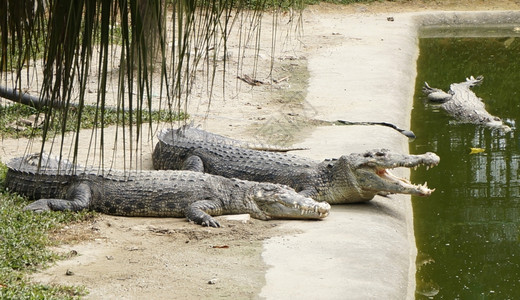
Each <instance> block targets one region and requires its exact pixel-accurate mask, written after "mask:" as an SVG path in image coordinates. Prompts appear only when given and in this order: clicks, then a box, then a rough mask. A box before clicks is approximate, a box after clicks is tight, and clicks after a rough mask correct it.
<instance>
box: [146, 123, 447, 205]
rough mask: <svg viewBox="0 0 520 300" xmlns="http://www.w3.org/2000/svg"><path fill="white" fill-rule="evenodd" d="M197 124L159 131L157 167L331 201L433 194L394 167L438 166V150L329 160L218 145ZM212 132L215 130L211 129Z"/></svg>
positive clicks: (375, 153) (385, 152) (372, 153)
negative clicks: (262, 184)
mask: <svg viewBox="0 0 520 300" xmlns="http://www.w3.org/2000/svg"><path fill="white" fill-rule="evenodd" d="M190 128H191V126H189V125H186V126H183V127H181V128H179V129H166V130H163V131H162V132H160V133H159V135H158V138H159V142H158V143H157V145H156V147H155V149H154V152H153V164H154V168H155V169H159V170H166V169H173V170H192V171H197V172H206V173H210V174H215V175H221V176H225V177H229V178H240V179H245V180H252V181H259V182H273V183H280V184H285V185H288V186H291V187H293V188H294V189H295V190H296V191H298V192H299V193H300V194H302V195H304V196H306V197H311V198H313V199H315V200H317V201H326V202H328V203H331V204H338V203H352V202H363V201H368V200H371V199H372V198H373V197H374V196H375V195H377V194H380V195H388V194H394V193H401V194H412V195H420V196H429V195H430V194H431V193H432V192H433V190H431V189H429V188H428V187H427V186H426V184H424V185H414V184H411V183H410V182H409V181H408V180H406V179H403V178H399V177H397V176H394V175H393V174H392V173H391V172H390V169H393V168H398V167H406V168H415V167H418V166H421V165H426V166H428V167H429V166H435V165H437V164H438V163H439V157H438V156H437V155H436V154H434V153H425V154H422V155H404V154H398V153H394V152H391V151H389V150H385V149H381V150H371V151H366V152H363V153H354V154H350V155H344V156H341V157H340V158H338V159H327V160H325V161H323V162H316V161H314V160H311V159H308V158H304V157H300V156H295V155H291V154H286V153H274V152H269V151H258V150H252V149H246V148H241V147H236V146H234V145H231V144H229V143H215V142H213V141H212V139H198V138H197V135H192V134H190V130H191V129H190ZM208 134H210V133H208Z"/></svg>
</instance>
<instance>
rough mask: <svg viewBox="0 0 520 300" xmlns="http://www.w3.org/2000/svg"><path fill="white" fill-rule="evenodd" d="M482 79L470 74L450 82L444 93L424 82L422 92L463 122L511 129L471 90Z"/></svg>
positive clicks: (507, 130) (505, 129)
mask: <svg viewBox="0 0 520 300" xmlns="http://www.w3.org/2000/svg"><path fill="white" fill-rule="evenodd" d="M483 79H484V77H483V76H478V77H477V78H475V77H473V76H471V77H469V78H466V81H464V82H460V83H452V84H451V85H450V90H449V91H448V92H447V93H446V92H444V91H443V90H441V89H436V88H432V87H430V86H429V85H428V83H427V82H425V83H424V87H423V93H425V94H426V95H427V97H428V99H429V100H430V101H432V102H438V103H442V104H441V107H442V108H443V109H444V110H445V111H446V112H448V113H449V114H450V115H451V116H453V117H454V118H456V119H457V120H458V121H460V122H463V123H471V124H480V125H484V126H487V127H490V128H493V129H500V130H502V131H504V132H509V131H511V128H510V127H509V126H507V125H505V124H504V123H503V122H502V120H501V119H500V118H499V117H495V116H493V115H491V114H490V113H489V112H488V111H487V110H486V107H485V105H484V102H482V99H480V98H479V97H477V95H475V93H474V92H473V91H472V90H471V87H473V86H476V85H479V84H480V83H482V80H483Z"/></svg>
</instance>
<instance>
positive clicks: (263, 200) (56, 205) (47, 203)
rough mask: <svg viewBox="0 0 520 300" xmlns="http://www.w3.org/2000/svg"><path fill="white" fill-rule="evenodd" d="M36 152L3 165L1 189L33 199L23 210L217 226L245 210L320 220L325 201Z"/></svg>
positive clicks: (264, 216)
mask: <svg viewBox="0 0 520 300" xmlns="http://www.w3.org/2000/svg"><path fill="white" fill-rule="evenodd" d="M39 160H40V156H39V154H32V155H28V156H25V157H20V158H15V159H13V160H11V161H10V162H9V163H8V164H7V167H8V171H7V176H6V180H5V182H6V187H7V188H8V189H9V190H10V191H14V192H17V193H20V194H23V195H25V196H27V197H29V198H30V199H36V200H37V201H35V202H33V203H31V204H29V205H27V206H26V208H25V209H27V210H33V211H36V212H41V211H48V210H72V211H78V210H82V209H91V210H95V211H99V212H102V213H105V214H110V215H119V216H142V217H186V218H187V219H188V220H190V221H193V222H195V223H197V224H201V225H203V226H211V227H220V224H219V223H218V221H217V220H215V219H214V218H213V217H212V216H218V215H224V214H245V213H248V214H250V215H251V217H253V218H256V219H260V220H269V219H320V218H324V217H326V216H327V215H328V213H329V210H330V205H329V204H328V203H321V202H316V201H314V200H313V199H311V198H308V197H305V196H303V195H301V194H298V193H296V192H295V191H294V190H293V189H292V188H289V187H287V186H283V185H279V184H272V183H257V182H250V181H245V180H238V179H229V178H224V177H221V176H215V175H210V174H202V173H196V172H189V171H133V172H126V173H125V172H123V171H116V170H111V171H107V172H106V173H105V174H102V175H100V173H99V172H97V170H96V169H91V168H85V167H82V166H78V165H73V164H72V163H70V162H69V161H67V160H61V161H58V160H57V159H56V158H50V157H49V156H48V155H45V154H44V155H42V159H41V167H40V168H38V163H39Z"/></svg>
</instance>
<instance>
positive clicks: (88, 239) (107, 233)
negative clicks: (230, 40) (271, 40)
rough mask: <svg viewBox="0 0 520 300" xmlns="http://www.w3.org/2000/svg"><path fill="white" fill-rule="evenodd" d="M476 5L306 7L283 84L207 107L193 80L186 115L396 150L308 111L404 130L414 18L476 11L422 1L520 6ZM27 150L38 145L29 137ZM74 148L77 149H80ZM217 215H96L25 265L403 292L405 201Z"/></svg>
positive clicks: (78, 278) (152, 277)
mask: <svg viewBox="0 0 520 300" xmlns="http://www.w3.org/2000/svg"><path fill="white" fill-rule="evenodd" d="M488 2H490V1H442V2H441V1H427V2H422V1H395V2H376V3H374V4H372V5H350V6H345V7H337V6H333V5H321V6H315V7H310V8H308V9H306V11H305V12H304V19H303V25H304V27H303V34H302V36H301V37H299V41H300V42H301V44H299V43H294V42H292V43H291V42H282V43H281V45H283V46H282V47H279V48H278V50H277V51H276V54H275V60H276V62H277V64H276V65H275V68H274V70H273V73H272V78H274V79H282V78H286V77H288V80H283V81H281V82H280V83H277V84H271V85H261V86H257V87H250V86H248V85H247V84H245V83H240V82H238V83H237V81H236V80H234V79H228V81H226V83H225V84H226V85H228V88H227V93H228V95H226V97H225V98H224V97H222V95H219V93H218V92H216V95H215V96H214V97H213V100H212V106H211V114H210V115H209V116H206V107H207V98H206V97H205V94H204V92H202V89H201V92H198V94H197V93H196V95H195V96H196V97H195V98H194V100H193V101H192V102H191V105H190V108H189V112H190V114H191V115H192V116H193V119H194V121H195V123H197V124H201V125H202V127H203V128H205V129H207V130H211V131H213V132H216V133H220V134H225V135H228V136H232V137H234V138H243V139H248V140H260V141H264V142H272V143H279V144H284V143H285V144H295V145H298V146H305V147H308V148H310V150H308V151H302V152H300V153H299V154H301V155H305V156H308V157H312V158H315V159H317V160H321V159H324V158H330V157H337V156H340V155H342V154H345V153H350V152H359V151H364V150H366V149H371V148H381V147H385V148H390V149H391V150H394V151H399V152H407V151H408V141H407V140H406V138H404V137H403V136H402V135H400V134H398V133H397V132H395V131H393V130H391V129H387V128H377V127H359V126H357V127H332V126H325V127H316V126H314V123H313V122H310V121H309V120H310V119H322V120H335V119H347V120H351V121H387V122H392V123H394V124H396V125H397V126H399V127H401V128H408V126H409V116H410V110H411V108H412V96H413V83H414V80H415V60H416V58H417V55H418V50H417V47H416V45H417V28H418V26H419V25H421V24H438V23H443V22H445V21H446V20H448V21H446V22H452V23H453V22H455V21H453V20H458V21H460V20H466V21H467V22H472V20H481V18H475V17H474V16H475V15H474V14H470V15H466V14H461V13H455V12H450V13H445V14H430V13H429V11H431V10H446V11H460V10H466V9H468V7H471V9H473V10H482V11H488V10H518V9H519V8H520V5H519V1H492V2H493V3H492V4H490V3H488ZM478 16H479V17H482V16H483V15H482V14H481V15H478ZM486 16H487V15H486ZM389 17H392V18H393V19H391V20H393V21H391V20H389V19H388V18H389ZM458 21H457V22H458ZM463 22H464V21H463ZM265 31H267V30H265ZM282 31H283V30H282ZM266 34H267V35H269V33H267V32H266ZM266 40H268V39H267V38H266ZM282 40H283V36H282ZM269 55H270V50H268V49H264V50H263V51H262V52H261V56H260V63H259V68H258V70H257V72H256V73H252V71H247V72H250V73H248V74H251V75H252V76H253V74H254V78H257V79H261V80H267V79H268V78H269V71H270V70H269V68H268V66H269V63H270V58H269ZM244 73H246V71H244ZM201 85H204V84H201ZM217 90H218V89H217ZM156 129H158V128H153V129H152V131H151V132H152V133H153V132H155V130H156ZM114 133H115V128H109V129H107V130H106V134H107V136H109V137H111V136H113V135H114ZM87 136H88V135H87ZM70 138H71V137H67V139H70ZM113 140H117V143H119V144H118V146H117V148H116V146H113V145H112V146H110V145H109V146H107V149H108V150H112V149H123V143H122V141H121V139H116V138H113ZM82 141H83V140H82ZM85 141H86V142H88V139H86V140H85ZM154 142H155V141H154V140H146V141H145V142H143V144H142V145H141V146H140V147H141V148H142V150H143V151H142V152H143V154H142V156H140V157H137V158H134V160H135V165H134V166H136V165H137V166H138V167H142V168H151V164H150V152H151V151H152V148H153V145H154ZM27 145H28V143H27V140H24V139H18V140H3V141H2V146H1V149H0V155H1V159H2V161H4V162H5V161H6V160H8V159H10V158H11V157H14V156H18V155H19V154H20V153H23V152H25V151H31V150H28V148H30V147H28V146H27ZM31 145H32V147H33V148H32V149H33V150H34V149H38V142H37V141H35V142H33V143H32V144H31ZM124 153H125V152H124V151H122V150H119V151H117V152H116V155H115V157H112V156H109V157H107V162H106V163H107V164H111V165H113V166H115V167H118V168H119V167H120V166H121V160H122V159H123V158H124ZM86 154H87V151H86V149H81V153H80V155H83V157H86ZM112 163H113V164H112ZM399 175H402V176H407V175H408V171H407V170H402V171H401V173H400V174H399ZM425 201H426V200H425ZM218 218H219V220H220V221H221V223H222V224H223V225H224V226H223V228H220V229H213V228H202V227H199V226H196V225H193V224H189V223H187V222H186V221H185V220H182V219H153V218H122V217H113V216H105V215H102V216H100V217H98V218H95V219H94V220H91V221H89V222H86V223H81V224H72V225H70V226H68V227H66V228H64V229H63V230H61V231H59V232H57V233H56V238H59V239H64V240H66V241H69V240H75V239H77V237H82V238H80V239H83V240H84V241H83V242H80V243H72V242H66V243H65V244H64V245H62V246H61V247H59V248H58V249H56V250H57V251H64V252H70V251H73V250H74V252H77V255H74V256H72V257H71V258H70V259H68V260H64V261H60V262H58V263H57V264H56V265H54V266H52V267H50V268H47V269H45V270H42V271H41V272H40V273H37V274H35V275H34V280H35V281H39V282H47V283H57V284H74V285H84V286H86V287H87V289H88V290H89V291H90V294H89V296H87V298H91V299H142V298H145V297H148V298H152V299H191V298H203V299H216V298H230V299H251V298H252V299H256V298H267V299H288V298H292V297H298V298H301V299H403V298H413V297H414V289H415V281H414V279H415V252H416V250H415V241H414V237H413V229H412V226H411V224H412V223H413V220H412V213H411V205H410V198H409V197H407V196H392V197H391V198H390V199H388V198H376V199H374V201H371V203H368V204H360V205H348V206H347V205H344V206H334V207H333V211H332V213H331V215H330V216H329V217H328V218H327V219H325V220H323V221H315V222H302V221H269V222H262V221H258V220H250V219H249V218H248V216H244V215H241V216H238V217H230V218H228V217H218Z"/></svg>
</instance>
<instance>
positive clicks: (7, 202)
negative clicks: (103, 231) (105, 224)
mask: <svg viewBox="0 0 520 300" xmlns="http://www.w3.org/2000/svg"><path fill="white" fill-rule="evenodd" d="M6 172H7V168H6V167H5V166H4V165H3V164H0V245H1V247H0V299H58V298H59V299H75V298H79V297H80V296H83V295H86V294H87V291H86V289H85V288H83V287H71V286H57V285H42V284H33V283H31V282H30V281H29V279H28V274H30V273H31V272H34V271H35V270H37V269H39V268H43V267H45V266H47V265H49V264H50V263H52V262H54V261H56V260H58V259H60V258H63V256H60V255H58V254H56V253H53V252H52V251H50V250H49V249H48V248H47V247H49V246H53V245H56V244H57V243H56V241H55V240H52V239H51V238H50V237H49V232H52V231H54V230H58V229H59V228H61V227H63V226H64V225H65V224H68V223H71V222H81V221H85V220H88V219H91V218H92V217H93V216H94V215H95V214H94V213H92V212H86V211H85V212H79V213H72V212H49V213H43V214H35V213H33V212H30V211H24V210H23V207H24V206H25V205H27V204H28V200H27V199H26V198H24V197H21V196H19V195H17V194H14V193H10V192H8V191H6V190H5V188H4V180H5V173H6Z"/></svg>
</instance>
